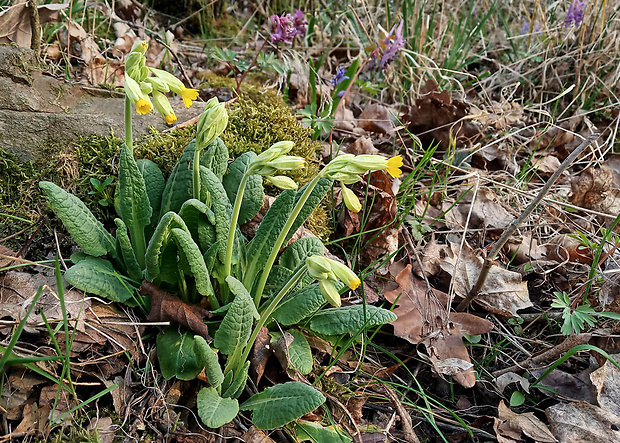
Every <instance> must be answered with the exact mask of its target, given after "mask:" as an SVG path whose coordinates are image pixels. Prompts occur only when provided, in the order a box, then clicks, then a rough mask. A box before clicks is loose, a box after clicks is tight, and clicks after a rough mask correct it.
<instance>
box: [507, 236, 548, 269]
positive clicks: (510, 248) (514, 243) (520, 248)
mask: <svg viewBox="0 0 620 443" xmlns="http://www.w3.org/2000/svg"><path fill="white" fill-rule="evenodd" d="M504 251H505V252H506V255H507V256H508V257H510V258H511V259H512V260H511V264H512V265H521V264H523V263H530V262H531V261H532V260H541V259H542V258H544V257H545V256H546V254H547V247H546V246H543V245H539V244H538V241H537V240H536V239H535V238H532V234H531V233H530V232H528V233H526V234H523V235H522V236H521V238H518V237H517V238H514V239H511V240H509V241H508V243H506V246H504Z"/></svg>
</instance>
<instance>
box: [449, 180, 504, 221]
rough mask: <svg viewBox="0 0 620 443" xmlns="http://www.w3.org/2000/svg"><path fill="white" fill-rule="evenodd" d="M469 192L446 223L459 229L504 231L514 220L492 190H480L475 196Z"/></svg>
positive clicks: (451, 212) (450, 212)
mask: <svg viewBox="0 0 620 443" xmlns="http://www.w3.org/2000/svg"><path fill="white" fill-rule="evenodd" d="M475 197H476V199H475V201H474V202H473V207H472V199H473V198H474V192H473V191H469V192H468V193H467V194H465V195H464V196H463V198H461V199H460V200H459V202H458V204H457V205H456V206H455V207H454V208H453V209H452V210H451V211H449V212H448V213H447V214H446V221H448V222H452V223H455V224H456V225H457V226H458V227H459V228H464V227H465V226H466V225H467V219H468V217H469V226H470V227H475V228H482V227H485V228H490V229H504V228H506V227H507V226H508V225H509V224H510V223H512V221H513V220H514V216H513V215H512V214H510V213H509V212H508V211H507V210H506V209H505V208H504V207H503V206H502V204H501V202H500V199H499V197H498V196H497V194H495V192H494V191H493V190H492V189H490V188H480V189H478V192H477V193H476V195H475Z"/></svg>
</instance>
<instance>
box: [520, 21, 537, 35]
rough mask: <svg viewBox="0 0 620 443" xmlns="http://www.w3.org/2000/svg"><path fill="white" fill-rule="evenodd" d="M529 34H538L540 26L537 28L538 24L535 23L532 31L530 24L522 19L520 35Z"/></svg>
mask: <svg viewBox="0 0 620 443" xmlns="http://www.w3.org/2000/svg"><path fill="white" fill-rule="evenodd" d="M530 32H532V33H533V34H538V33H539V32H540V26H538V23H535V24H534V29H532V23H531V22H528V21H527V20H525V19H523V25H522V26H521V35H527V34H529V33H530Z"/></svg>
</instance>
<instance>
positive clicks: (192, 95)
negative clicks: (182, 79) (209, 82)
mask: <svg viewBox="0 0 620 443" xmlns="http://www.w3.org/2000/svg"><path fill="white" fill-rule="evenodd" d="M181 98H182V99H183V104H184V105H185V107H186V108H189V107H190V106H191V105H192V101H193V100H196V99H197V98H198V89H191V88H186V87H185V86H183V87H182V88H181Z"/></svg>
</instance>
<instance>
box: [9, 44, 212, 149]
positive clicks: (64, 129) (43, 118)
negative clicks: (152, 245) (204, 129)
mask: <svg viewBox="0 0 620 443" xmlns="http://www.w3.org/2000/svg"><path fill="white" fill-rule="evenodd" d="M171 103H172V107H173V109H174V111H175V114H176V115H177V117H178V122H184V121H187V120H190V119H192V118H193V117H196V116H198V115H199V114H200V113H201V112H202V111H203V110H204V103H201V102H195V103H194V105H193V106H192V107H191V108H188V109H186V108H185V107H184V106H183V102H182V100H181V99H180V98H178V97H175V98H174V99H172V100H171ZM124 109H125V108H124V94H123V93H121V92H117V91H109V90H106V89H99V88H92V87H87V86H84V85H79V84H72V83H68V82H65V81H63V80H59V79H56V78H54V77H51V76H49V75H47V74H45V73H43V72H41V71H39V70H38V69H36V61H35V59H34V55H33V53H32V51H30V50H29V49H24V48H17V47H14V46H0V148H2V149H4V150H5V151H8V152H11V153H13V154H14V155H16V156H17V157H18V158H19V159H21V160H24V161H27V160H31V159H35V158H37V157H38V154H39V152H40V150H41V149H42V148H43V147H44V146H45V145H46V143H47V142H48V141H49V140H53V141H55V142H60V143H66V144H67V145H68V144H70V143H71V142H73V141H75V140H76V139H77V136H78V135H91V134H98V135H109V134H110V131H113V132H114V134H115V135H116V136H118V137H124V136H125V130H124ZM132 120H133V136H134V139H136V138H138V137H140V136H142V135H145V134H148V132H149V129H150V127H151V126H152V127H154V128H155V129H157V130H159V131H162V130H164V129H166V128H168V127H169V126H168V125H166V123H165V122H164V120H163V118H162V117H161V116H160V115H159V114H158V113H157V112H154V113H152V114H148V115H138V114H137V113H136V112H135V109H133V115H132Z"/></svg>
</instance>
